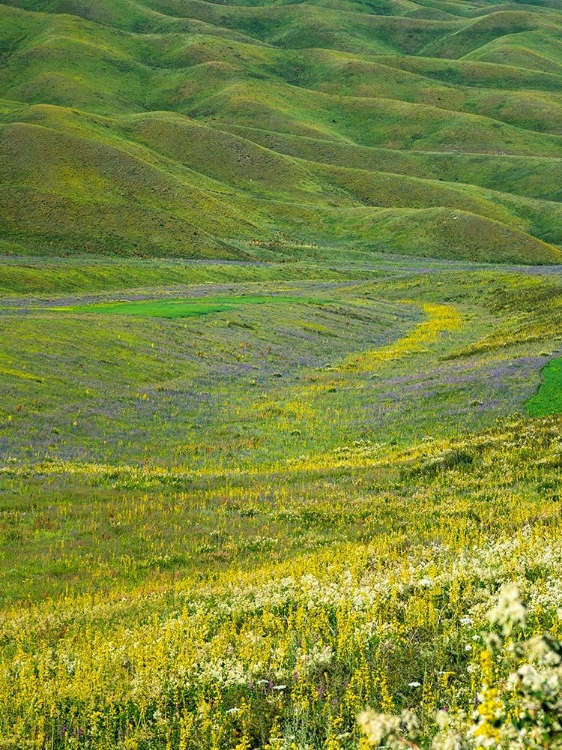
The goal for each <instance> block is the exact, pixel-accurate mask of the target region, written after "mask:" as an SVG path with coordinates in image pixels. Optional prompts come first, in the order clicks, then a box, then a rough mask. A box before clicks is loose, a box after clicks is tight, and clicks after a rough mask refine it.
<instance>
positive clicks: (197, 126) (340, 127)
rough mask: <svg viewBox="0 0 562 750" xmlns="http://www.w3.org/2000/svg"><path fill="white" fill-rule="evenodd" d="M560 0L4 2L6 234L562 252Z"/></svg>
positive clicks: (208, 248)
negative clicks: (502, 0) (506, 0)
mask: <svg viewBox="0 0 562 750" xmlns="http://www.w3.org/2000/svg"><path fill="white" fill-rule="evenodd" d="M561 40H562V9H561V7H560V3H559V2H558V0H535V1H534V2H529V3H521V2H512V3H503V4H501V3H499V4H498V3H495V2H492V1H491V0H471V1H466V0H462V2H461V1H460V0H457V1H456V2H454V1H452V0H449V1H445V0H443V1H441V0H418V1H417V2H413V1H411V0H343V1H342V2H334V0H318V1H316V2H315V1H314V0H312V1H311V2H307V3H294V2H290V1H289V0H282V2H268V1H267V0H260V1H258V2H232V1H231V0H229V1H228V2H224V3H223V2H221V3H219V2H203V1H202V0H147V1H146V2H143V3H141V2H137V0H52V2H49V3H44V2H39V1H38V0H12V1H11V2H3V3H0V61H1V64H0V190H1V196H0V237H1V238H2V239H1V240H0V252H2V253H3V254H7V255H15V256H22V255H52V256H60V255H83V254H87V253H90V254H94V255H99V254H108V255H115V254H119V255H125V256H142V257H186V258H204V259H224V260H228V259H248V258H252V259H256V258H257V259H262V260H272V259H276V260H282V259H284V258H291V257H295V255H299V257H303V254H304V255H306V251H307V248H310V247H312V248H313V249H314V247H324V246H330V247H336V248H346V249H347V248H351V249H354V250H357V251H362V252H374V251H378V252H386V253H401V254H412V255H425V256H434V257H439V258H444V259H460V260H479V261H499V262H506V261H507V262H522V263H533V264H541V263H542V264H545V263H546V264H551V263H559V262H560V261H561V260H562V207H561V205H560V199H561V197H562V187H561V186H562V166H561V165H562V161H561V158H562V41H561Z"/></svg>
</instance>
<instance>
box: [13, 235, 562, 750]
mask: <svg viewBox="0 0 562 750" xmlns="http://www.w3.org/2000/svg"><path fill="white" fill-rule="evenodd" d="M311 252H312V251H311ZM318 252H320V251H318ZM323 252H324V253H325V261H324V264H323V266H322V273H323V274H324V278H322V275H321V273H320V271H319V272H318V277H317V278H314V276H315V274H316V273H317V272H316V271H315V266H314V265H313V263H311V264H310V265H309V266H308V267H307V269H308V272H307V273H305V270H304V266H303V267H302V268H301V267H300V266H299V265H298V264H295V265H293V264H291V263H288V264H285V266H286V267H281V266H279V267H274V266H271V267H270V266H268V265H260V264H255V265H252V264H245V265H241V266H240V265H236V266H232V265H228V264H226V265H225V264H224V263H215V264H196V265H192V266H189V265H188V266H185V267H183V266H178V265H176V264H174V263H163V264H159V263H156V262H153V264H152V265H151V264H148V265H147V264H146V262H145V261H132V260H130V261H105V262H103V261H98V262H97V263H96V264H95V265H93V264H92V263H91V262H90V261H87V262H84V263H78V262H77V261H76V262H75V261H60V262H55V261H53V260H45V261H40V260H38V259H35V260H33V261H32V262H27V261H23V260H22V261H11V262H8V261H6V262H5V263H4V264H3V266H2V267H1V268H0V271H2V274H3V275H2V278H3V279H5V281H4V284H5V285H6V286H8V285H9V291H6V292H4V296H3V298H2V304H1V305H0V322H1V325H2V339H1V342H2V343H1V351H0V373H1V377H2V387H3V393H4V394H5V395H4V398H3V399H2V403H1V409H2V412H1V414H0V444H1V446H2V456H3V459H2V465H1V468H0V501H1V505H0V514H1V515H0V535H1V539H2V542H1V548H0V549H1V552H2V554H1V555H0V581H1V584H0V590H1V592H2V604H1V606H2V621H1V626H0V639H1V643H2V648H1V651H0V654H1V656H0V684H1V687H0V695H2V696H3V698H2V701H0V737H1V745H0V746H1V747H3V748H6V750H16V748H17V749H18V750H19V749H20V748H25V747H29V748H57V750H58V749H59V748H72V747H76V748H81V747H83V748H96V749H97V748H112V749H113V748H138V749H139V750H148V749H153V748H158V749H160V748H174V749H175V748H182V750H183V749H184V748H190V749H193V750H195V749H196V748H197V749H198V748H207V747H208V748H216V749H217V750H233V749H234V748H237V749H238V750H240V748H247V749H249V748H266V747H269V748H283V749H284V750H294V749H295V748H297V749H298V750H304V749H305V748H309V749H310V750H312V749H314V750H315V749H316V748H322V747H329V748H332V749H333V750H335V749H339V750H351V749H352V748H353V749H356V748H360V747H366V746H367V745H366V744H365V743H369V742H375V740H374V739H373V738H375V739H376V737H379V736H380V737H381V738H382V739H381V742H382V743H383V744H388V743H389V742H391V741H392V742H394V740H391V737H390V735H389V734H388V731H387V730H389V727H390V729H392V727H393V726H396V724H395V723H393V722H394V720H393V719H392V715H394V714H400V712H402V711H406V710H407V711H410V712H413V714H412V715H410V714H409V713H408V714H407V716H408V717H410V718H409V719H408V721H409V722H410V723H409V724H408V726H409V727H410V729H415V732H414V733H413V734H411V735H408V737H409V738H406V736H405V735H404V734H403V730H404V726H403V722H402V724H400V723H399V725H398V727H399V729H400V732H402V734H400V732H399V733H398V734H396V733H395V735H394V736H395V738H396V737H399V738H400V737H402V739H404V741H406V740H407V741H408V742H411V743H414V744H416V745H418V746H419V747H424V748H425V747H430V746H431V745H432V743H433V744H434V745H435V747H442V746H443V747H445V746H447V747H449V746H455V745H445V744H443V743H445V742H449V741H451V742H452V741H453V740H452V739H451V737H453V739H454V738H455V737H456V738H457V739H456V740H455V741H458V742H459V743H461V741H462V742H464V741H465V740H463V737H465V736H466V738H467V739H466V742H467V743H469V744H467V745H466V747H492V746H493V747H502V748H504V747H505V748H507V747H512V746H515V745H512V744H510V743H512V742H514V741H515V740H514V737H515V735H514V731H515V729H514V725H513V724H512V723H511V717H512V716H513V710H515V709H514V708H513V706H516V703H515V702H514V701H515V697H514V695H513V694H512V693H511V692H509V690H511V688H508V687H506V686H505V685H506V683H504V678H505V679H507V676H508V675H509V674H511V673H512V672H514V670H515V672H516V671H517V669H518V668H519V665H520V664H521V663H522V660H524V659H526V658H528V657H527V656H526V655H524V654H523V652H521V656H520V657H519V656H517V653H519V652H517V653H515V652H513V654H512V651H511V650H510V649H512V645H510V644H514V645H513V648H515V646H516V645H517V643H518V639H523V638H529V637H532V636H535V635H538V634H540V633H542V632H548V633H549V636H548V637H549V638H556V637H560V631H561V625H560V622H559V621H558V619H557V610H558V609H559V607H560V587H561V585H562V584H561V582H560V580H559V579H560V569H561V566H560V563H561V561H560V545H559V538H560V534H561V532H562V529H561V527H560V513H559V505H560V502H559V501H560V495H561V486H560V462H561V460H562V459H561V455H562V454H561V447H560V446H561V444H562V442H561V441H562V431H561V422H560V419H561V417H560V416H558V415H557V414H551V416H546V417H531V416H529V412H530V413H531V414H533V413H535V412H533V409H534V408H535V407H534V406H533V404H534V403H535V401H536V399H537V398H539V396H540V394H541V392H542V389H543V388H544V387H545V386H544V385H541V383H542V382H543V381H544V383H547V382H549V376H548V372H549V368H552V367H554V366H555V363H556V362H557V360H556V359H551V357H552V356H554V355H555V354H556V352H558V350H559V346H560V330H561V328H560V324H561V321H560V319H559V318H560V313H559V311H560V310H562V306H561V305H560V299H561V298H562V283H561V279H560V276H559V274H558V273H557V272H556V271H554V270H553V269H544V270H543V271H540V270H537V269H530V270H529V271H523V270H521V269H514V268H510V267H504V268H502V267H500V266H496V267H491V266H488V267H478V266H476V265H474V264H461V263H456V264H455V263H450V262H449V263H445V262H441V263H439V262H430V263H428V264H427V265H424V266H420V265H419V264H416V262H414V261H413V260H409V261H408V260H407V259H404V258H402V259H399V258H390V257H385V256H379V257H380V259H379V260H378V261H377V262H375V260H373V259H374V258H375V257H376V256H370V257H371V259H370V260H369V261H368V262H366V261H364V260H363V259H362V257H361V256H358V258H357V259H356V260H347V261H345V262H344V261H343V260H342V258H341V257H340V256H339V255H338V253H337V252H336V251H334V252H332V251H330V250H329V249H325V250H323ZM328 258H329V259H330V261H329V263H327V262H326V260H327V259H328ZM338 258H339V260H338ZM67 263H68V277H67V278H66V280H65V274H64V269H65V267H66V264H67ZM232 269H234V270H232ZM299 269H300V270H299ZM328 269H329V270H328ZM231 270H232V273H239V275H240V280H239V281H238V282H235V281H234V280H233V278H232V276H230V275H229V274H230V273H231ZM283 270H285V273H286V279H285V280H284V281H283V280H281V278H279V277H278V276H277V274H278V273H279V274H281V273H283ZM43 273H44V274H45V280H46V282H45V284H46V290H45V291H44V292H43V293H42V294H38V293H37V286H36V285H37V284H38V283H39V279H40V278H41V274H43ZM167 273H169V274H170V276H169V278H170V282H171V283H170V284H169V285H165V284H163V283H162V281H163V279H164V278H165V277H166V274H167ZM176 274H179V277H178V276H177V275H176ZM182 274H185V276H182ZM213 277H214V278H215V281H214V282H213V281H212V279H213ZM143 279H144V280H145V281H146V282H147V284H148V285H146V286H136V287H129V288H128V289H127V288H122V289H116V288H115V285H116V284H117V283H122V284H126V283H127V280H130V281H129V282H128V283H130V284H135V283H136V284H138V283H139V282H142V280H143ZM187 279H191V281H192V283H191V284H186V280H187ZM243 279H245V280H243ZM119 280H121V281H119ZM104 281H105V282H106V287H105V288H104ZM155 281H156V282H157V284H158V285H155ZM53 289H54V290H55V291H53ZM94 289H97V291H93V290H94ZM47 290H50V291H47ZM178 300H189V303H184V302H183V301H180V302H178ZM248 302H255V303H258V304H248ZM184 305H186V307H184ZM176 307H179V308H181V309H182V310H183V311H184V312H185V311H187V312H188V313H191V312H193V311H194V310H195V311H205V312H206V313H208V314H204V315H189V316H188V317H183V316H176V315H175V314H174V310H175V308H176ZM170 310H172V313H170ZM94 311H95V312H94ZM116 312H120V313H124V314H116ZM131 312H133V313H135V312H142V313H143V314H141V315H138V314H131ZM549 361H551V362H552V363H553V364H550V365H548V366H547V367H546V368H545V365H546V364H547V363H548V362H549ZM537 393H538V394H539V396H537V395H536V394H537ZM550 411H551V412H552V411H554V410H553V409H550ZM514 582H515V583H517V585H518V587H519V590H520V592H521V596H522V597H523V598H524V600H525V602H526V605H527V610H526V615H525V617H526V623H527V630H526V631H524V632H523V631H517V633H519V632H520V633H521V634H520V635H517V637H515V636H513V637H511V636H510V639H511V640H510V639H508V640H507V641H506V642H505V643H504V644H503V645H502V647H501V649H500V648H499V646H498V647H497V648H496V650H495V651H493V650H492V651H490V648H491V647H490V646H489V642H488V640H487V639H484V640H483V634H485V633H486V631H487V630H489V629H490V625H489V623H488V620H487V612H488V610H490V609H491V608H492V607H493V606H494V604H495V602H496V601H497V597H498V592H499V591H500V589H501V588H502V586H504V585H508V584H512V583H514ZM496 630H497V629H496ZM497 632H498V633H499V630H497ZM514 632H515V631H514ZM514 639H515V640H514ZM549 643H550V641H549ZM504 648H506V649H507V651H505V653H504V651H502V649H504ZM517 648H518V647H517ZM498 649H499V650H498ZM525 653H526V652H525ZM502 654H503V655H502ZM518 659H519V661H518V662H517V660H518ZM487 660H488V661H487ZM490 660H491V661H490ZM514 660H515V662H517V664H515V662H514ZM514 665H515V666H514ZM536 668H537V669H539V667H538V666H537V667H536ZM545 668H546V667H545ZM549 668H550V667H549ZM553 668H554V667H553ZM539 671H540V669H539ZM541 674H542V672H541ZM490 675H493V682H492V681H491V680H492V677H491V676H490ZM547 677H548V675H547ZM514 679H515V678H514ZM537 679H538V678H537ZM545 679H547V678H545ZM548 679H550V677H548ZM480 683H482V684H485V685H487V687H486V688H482V687H481V686H480V687H479V685H480ZM509 684H510V685H511V684H512V682H510V683H509ZM525 684H526V683H525ZM525 689H526V688H525ZM492 690H497V691H498V692H497V697H496V698H494V700H497V701H500V702H502V703H501V705H502V706H504V708H502V711H504V714H502V716H504V718H505V722H504V724H503V725H502V726H504V729H502V730H501V732H500V731H499V730H498V732H499V733H497V734H496V735H493V736H492V735H489V734H486V732H488V728H489V727H494V726H496V725H495V724H493V721H492V719H490V721H491V722H492V723H491V724H486V723H485V718H486V716H488V714H487V713H486V711H488V710H492V709H491V708H489V706H490V705H491V704H490V700H492V698H491V693H490V691H492ZM506 691H507V692H506ZM477 694H481V695H482V696H484V697H482V698H476V701H477V705H478V706H480V705H481V706H482V710H480V709H479V708H478V711H477V718H476V719H473V718H472V714H473V711H474V700H475V696H477ZM494 695H496V694H494ZM525 695H527V694H525ZM529 700H530V699H529ZM553 700H554V699H553ZM525 701H528V696H527V698H525ZM494 705H495V704H494ZM498 705H499V704H498ZM521 705H523V704H521ZM525 705H526V706H527V703H525ZM517 706H519V704H517ZM367 708H369V709H370V710H371V711H372V712H374V713H371V714H369V713H367V714H365V717H367V718H365V719H364V721H363V723H364V725H365V727H366V728H367V730H368V733H367V734H366V735H365V734H364V733H363V731H362V728H361V726H360V724H359V723H358V722H357V715H358V714H360V713H362V712H365V710H366V709H367ZM531 708H532V707H531ZM494 710H495V709H494ZM517 710H519V709H517ZM521 710H523V709H522V708H521ZM530 710H531V709H529V711H530ZM439 712H440V713H439ZM444 712H445V713H446V719H447V721H445V720H444V719H443V713H444ZM414 714H415V719H414V718H413V715H414ZM437 714H439V717H441V718H439V722H440V724H437V723H436V718H435V717H436V715H437ZM379 716H382V718H378V717H379ZM526 716H527V717H529V716H531V714H529V713H527V714H526ZM381 721H382V724H381ZM400 721H402V720H400ZM486 721H487V719H486ZM502 721H503V719H502ZM522 721H523V719H522ZM525 721H527V722H528V723H527V724H524V723H523V724H521V726H528V725H530V724H533V721H532V720H531V718H527V719H525ZM545 721H546V719H545ZM365 722H367V723H365ZM447 722H448V723H447ZM529 723H530V724H529ZM410 724H411V726H410ZM518 726H519V725H518ZM533 726H534V725H533ZM541 726H542V725H541ZM545 726H546V725H545ZM381 727H382V728H381ZM474 727H476V728H479V729H478V732H480V734H479V733H478V732H476V733H475V731H476V730H475V729H474ZM482 727H484V728H482ZM385 728H386V729H385ZM543 729H544V726H543ZM383 730H384V731H383ZM381 731H382V732H383V733H382V734H380V732H381ZM404 731H405V730H404ZM489 731H490V732H491V731H492V729H490V730H489ZM494 731H495V730H494ZM518 731H519V730H518ZM537 731H538V730H537ZM541 731H542V730H541ZM377 732H378V734H377ZM384 732H386V734H385V733H384ZM544 732H546V729H545V730H544ZM544 732H543V735H541V737H543V739H542V740H541V742H543V744H540V742H539V740H537V741H536V742H535V744H532V742H531V740H530V739H529V740H527V739H525V740H524V741H523V744H522V745H521V746H522V747H537V748H538V747H543V746H545V744H544V743H545V742H546V740H544V737H546V736H547V734H545V733H544ZM391 734H392V732H391ZM490 736H492V739H493V738H494V737H495V738H496V740H497V741H496V740H494V741H495V742H496V744H493V743H492V744H485V743H484V740H483V739H482V742H480V739H479V738H489V737H490ZM518 736H519V735H518ZM369 738H370V739H369ZM396 741H397V742H398V741H399V742H402V740H401V739H398V740H396ZM377 742H378V740H377ZM533 742H534V740H533ZM439 743H442V744H441V745H440V744H439ZM470 743H472V744H470ZM479 743H480V744H479ZM502 743H503V744H502ZM375 744H376V742H375ZM458 746H459V747H464V746H465V745H462V744H459V745H458ZM546 746H552V747H556V744H551V745H546Z"/></svg>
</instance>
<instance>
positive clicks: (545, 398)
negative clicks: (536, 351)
mask: <svg viewBox="0 0 562 750" xmlns="http://www.w3.org/2000/svg"><path fill="white" fill-rule="evenodd" d="M542 376H543V383H542V385H541V387H540V388H539V390H538V391H537V393H536V394H535V395H534V396H533V398H532V399H530V400H529V402H528V403H527V409H528V410H529V414H530V415H531V416H532V417H543V416H546V415H548V414H562V357H558V358H557V359H553V360H551V361H550V362H549V363H548V364H547V365H546V367H545V368H544V369H543V371H542Z"/></svg>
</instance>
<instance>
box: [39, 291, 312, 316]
mask: <svg viewBox="0 0 562 750" xmlns="http://www.w3.org/2000/svg"><path fill="white" fill-rule="evenodd" d="M310 302H311V300H306V299H302V298H299V297H282V296H271V297H260V296H252V295H244V296H240V297H211V298H208V297H206V298H202V299H199V300H195V299H190V300H184V299H171V300H148V301H142V302H115V303H113V304H103V303H100V304H93V305H73V306H71V307H58V308H54V309H55V310H60V311H66V312H72V313H77V312H85V313H95V314H101V315H139V316H141V317H145V318H169V319H172V320H173V319H175V318H193V317H197V316H198V315H209V314H211V313H218V312H227V311H229V310H235V309H236V308H237V307H239V306H240V305H266V304H285V305H287V304H295V303H301V304H303V303H304V304H306V303H310ZM318 302H320V303H322V300H319V301H318Z"/></svg>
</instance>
